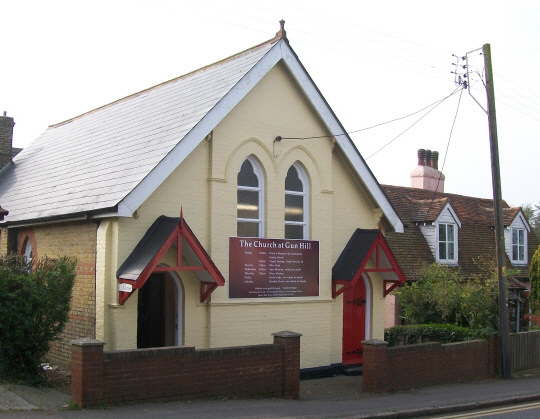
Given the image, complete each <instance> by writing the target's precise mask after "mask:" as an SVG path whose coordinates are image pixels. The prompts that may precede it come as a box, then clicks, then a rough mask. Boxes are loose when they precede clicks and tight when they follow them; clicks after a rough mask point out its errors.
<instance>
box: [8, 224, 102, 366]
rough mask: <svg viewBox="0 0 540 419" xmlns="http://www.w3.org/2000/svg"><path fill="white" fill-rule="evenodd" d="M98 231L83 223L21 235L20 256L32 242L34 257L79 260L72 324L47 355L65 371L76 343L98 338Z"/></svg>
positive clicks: (30, 230) (27, 230) (41, 228)
mask: <svg viewBox="0 0 540 419" xmlns="http://www.w3.org/2000/svg"><path fill="white" fill-rule="evenodd" d="M96 229H97V224H95V223H91V222H86V221H81V222H70V223H58V224H48V225H43V226H35V227H33V228H25V229H20V230H19V231H18V233H17V236H18V237H17V245H18V252H19V254H21V252H23V251H24V250H23V246H24V245H25V243H26V241H27V240H28V239H29V240H30V242H31V243H32V249H33V254H34V257H36V256H37V257H40V258H41V257H46V256H48V257H58V256H68V257H75V258H77V267H76V270H75V274H76V278H75V284H74V286H73V296H72V300H71V309H70V312H69V321H68V323H67V324H66V326H65V328H64V331H63V332H62V334H61V336H60V340H59V341H56V342H52V343H51V350H50V351H49V354H48V355H47V361H49V362H51V363H54V364H56V365H60V366H62V367H64V368H69V366H70V364H71V341H72V340H74V339H80V338H85V337H87V338H95V310H96V283H95V278H96V276H95V274H96Z"/></svg>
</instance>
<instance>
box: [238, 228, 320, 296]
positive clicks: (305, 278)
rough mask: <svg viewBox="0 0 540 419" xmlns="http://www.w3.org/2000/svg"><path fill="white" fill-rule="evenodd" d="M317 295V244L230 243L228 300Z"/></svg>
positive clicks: (280, 241)
mask: <svg viewBox="0 0 540 419" xmlns="http://www.w3.org/2000/svg"><path fill="white" fill-rule="evenodd" d="M318 295H319V242H318V241H312V240H286V239H285V240H284V239H259V238H254V237H231V238H230V239H229V298H269V297H270V298H271V297H317V296H318Z"/></svg>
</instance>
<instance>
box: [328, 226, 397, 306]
mask: <svg viewBox="0 0 540 419" xmlns="http://www.w3.org/2000/svg"><path fill="white" fill-rule="evenodd" d="M400 235H401V234H400ZM370 262H371V264H370ZM368 264H370V266H368ZM370 272H377V273H378V274H379V275H380V276H381V277H382V279H383V282H384V284H383V287H384V288H383V295H384V296H385V297H386V295H387V294H388V293H389V292H390V291H391V290H392V289H394V288H395V287H397V286H398V285H400V284H403V283H405V276H404V274H403V272H402V270H401V268H400V266H399V264H398V262H397V260H396V258H395V257H394V254H393V253H392V250H391V249H390V247H389V246H388V243H387V242H386V240H385V238H384V236H383V234H382V231H380V230H364V229H360V228H358V229H356V231H355V232H354V233H353V234H352V236H351V238H350V239H349V241H348V243H347V245H346V246H345V248H344V249H343V251H342V252H341V255H339V258H338V260H337V261H336V263H335V264H334V267H333V268H332V297H333V298H336V297H337V296H338V295H339V294H341V293H342V292H343V291H345V289H346V288H350V287H354V286H355V285H356V283H357V282H358V281H359V280H360V278H361V276H362V274H363V273H370ZM340 285H341V288H338V287H339V286H340ZM387 285H390V287H389V288H388V287H387Z"/></svg>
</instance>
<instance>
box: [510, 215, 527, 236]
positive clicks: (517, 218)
mask: <svg viewBox="0 0 540 419" xmlns="http://www.w3.org/2000/svg"><path fill="white" fill-rule="evenodd" d="M520 223H521V224H523V225H521V226H518V227H523V226H525V228H526V229H527V232H529V233H530V232H531V226H530V224H529V222H528V221H527V218H526V217H525V214H523V211H521V210H519V212H518V213H517V215H516V216H515V217H514V219H513V220H512V222H511V223H510V225H509V228H516V227H515V225H516V224H520Z"/></svg>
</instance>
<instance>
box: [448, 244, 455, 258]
mask: <svg viewBox="0 0 540 419" xmlns="http://www.w3.org/2000/svg"><path fill="white" fill-rule="evenodd" d="M448 259H451V260H454V243H448Z"/></svg>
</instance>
